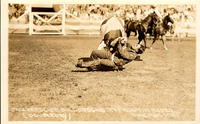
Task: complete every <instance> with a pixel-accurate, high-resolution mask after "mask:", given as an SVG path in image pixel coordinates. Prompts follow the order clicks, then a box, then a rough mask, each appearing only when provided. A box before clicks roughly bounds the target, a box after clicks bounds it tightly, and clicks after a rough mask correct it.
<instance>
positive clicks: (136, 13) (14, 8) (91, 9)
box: [8, 4, 196, 27]
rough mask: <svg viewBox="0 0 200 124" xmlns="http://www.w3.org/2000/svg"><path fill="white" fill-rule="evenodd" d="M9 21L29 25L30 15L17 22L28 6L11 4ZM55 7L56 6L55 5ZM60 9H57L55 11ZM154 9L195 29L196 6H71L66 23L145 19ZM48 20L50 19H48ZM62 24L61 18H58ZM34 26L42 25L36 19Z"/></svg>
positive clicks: (67, 9) (68, 9)
mask: <svg viewBox="0 0 200 124" xmlns="http://www.w3.org/2000/svg"><path fill="white" fill-rule="evenodd" d="M8 7H9V21H10V23H28V20H29V18H28V15H26V16H24V17H23V18H22V19H21V20H20V21H18V20H17V18H19V17H20V16H21V15H23V14H24V13H25V11H26V10H27V8H28V6H27V5H24V4H9V6H8ZM53 7H54V5H53ZM57 9H58V8H55V11H58V10H57ZM152 9H153V10H154V9H156V10H157V11H159V13H160V15H161V16H162V17H164V15H165V14H166V13H170V14H171V16H172V17H173V19H174V20H175V22H176V23H177V25H179V26H182V27H183V26H184V27H193V26H194V23H195V17H196V6H195V5H187V4H185V5H155V6H154V5H133V4H131V5H128V4H69V5H66V11H67V12H68V14H66V21H67V20H70V19H73V18H74V17H77V18H79V19H81V20H93V21H103V20H104V19H106V18H108V17H110V16H113V15H116V16H118V17H122V18H129V19H137V20H141V19H144V18H145V17H146V16H147V15H148V14H149V13H150V12H152ZM46 18H47V19H48V17H46ZM56 19H57V20H56V21H60V22H61V18H56ZM34 22H35V23H34V24H36V25H41V24H42V23H41V22H40V21H38V20H37V19H36V18H34Z"/></svg>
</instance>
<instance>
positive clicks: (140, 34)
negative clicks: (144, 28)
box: [138, 32, 144, 45]
mask: <svg viewBox="0 0 200 124" xmlns="http://www.w3.org/2000/svg"><path fill="white" fill-rule="evenodd" d="M143 39H144V36H143V34H142V33H140V32H139V35H138V44H140V45H141V44H142V42H141V41H142V40H143Z"/></svg>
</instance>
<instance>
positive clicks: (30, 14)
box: [28, 4, 33, 35]
mask: <svg viewBox="0 0 200 124" xmlns="http://www.w3.org/2000/svg"><path fill="white" fill-rule="evenodd" d="M28 9H29V35H32V32H33V14H32V6H31V4H29V7H28Z"/></svg>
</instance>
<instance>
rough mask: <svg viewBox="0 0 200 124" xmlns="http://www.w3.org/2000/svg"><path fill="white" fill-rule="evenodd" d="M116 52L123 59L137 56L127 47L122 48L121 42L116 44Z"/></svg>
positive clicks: (131, 58)
mask: <svg viewBox="0 0 200 124" xmlns="http://www.w3.org/2000/svg"><path fill="white" fill-rule="evenodd" d="M118 52H119V54H120V56H121V57H122V58H123V59H126V60H129V61H131V60H134V59H135V58H136V56H137V54H136V53H135V51H133V50H128V49H127V48H125V49H124V48H123V47H122V45H121V44H119V45H118Z"/></svg>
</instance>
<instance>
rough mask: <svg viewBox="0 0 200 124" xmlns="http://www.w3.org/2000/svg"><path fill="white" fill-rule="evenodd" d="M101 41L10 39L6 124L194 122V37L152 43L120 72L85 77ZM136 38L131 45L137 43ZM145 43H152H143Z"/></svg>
mask: <svg viewBox="0 0 200 124" xmlns="http://www.w3.org/2000/svg"><path fill="white" fill-rule="evenodd" d="M100 40H101V37H98V36H81V35H79V36H77V35H68V36H61V35H50V36H48V35H33V36H28V35H25V34H10V35H9V82H8V86H9V89H8V90H9V91H8V94H9V120H10V121H30V120H37V121H45V120H49V121H55V120H59V121H63V120H66V121H149V120H154V121H157V120H159V121H174V120H176V121H191V120H194V119H195V55H196V53H195V50H196V40H195V38H189V39H184V40H182V41H181V42H178V41H167V42H166V43H167V46H168V48H169V50H168V51H165V50H164V49H163V47H162V43H161V42H160V41H157V42H156V43H155V45H154V46H153V49H152V50H146V51H145V53H144V54H143V55H142V56H141V58H142V59H143V61H133V62H131V63H129V64H127V65H126V66H125V68H126V69H125V70H123V71H120V72H114V71H109V72H101V71H95V72H85V71H81V70H80V71H79V70H78V69H76V67H75V64H76V62H77V58H79V57H87V56H89V55H90V53H91V51H92V50H93V49H96V48H97V46H98V44H99V42H100ZM136 41H137V40H136V39H135V38H133V37H132V38H130V39H129V42H130V43H132V44H135V43H136ZM148 45H149V44H148Z"/></svg>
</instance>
